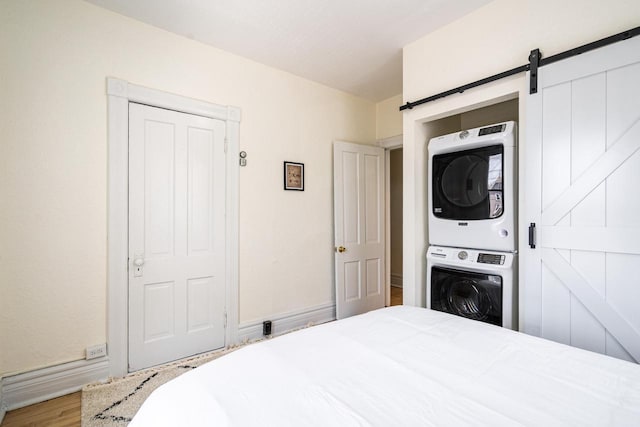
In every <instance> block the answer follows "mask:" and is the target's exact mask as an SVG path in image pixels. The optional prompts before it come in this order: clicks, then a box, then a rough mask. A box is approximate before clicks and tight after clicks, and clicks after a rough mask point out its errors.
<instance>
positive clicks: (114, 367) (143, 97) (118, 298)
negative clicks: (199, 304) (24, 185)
mask: <svg viewBox="0 0 640 427" xmlns="http://www.w3.org/2000/svg"><path fill="white" fill-rule="evenodd" d="M107 98H108V113H107V116H108V138H107V141H108V205H107V206H108V207H107V209H108V231H107V242H108V248H107V345H108V347H107V348H108V355H109V374H110V375H111V376H114V377H117V376H123V375H126V374H127V373H128V353H129V352H128V341H127V340H128V333H129V332H128V314H127V313H128V280H129V279H128V262H129V260H128V258H129V248H128V245H129V236H128V229H129V220H128V217H129V206H128V186H129V176H128V168H129V102H138V103H141V104H146V105H150V106H153V107H160V108H166V109H169V110H174V111H179V112H183V113H188V114H195V115H198V116H204V117H209V118H213V119H218V120H223V121H224V122H225V123H226V139H225V152H226V153H229V155H228V156H226V177H225V181H226V184H225V187H226V203H225V204H226V212H225V214H226V241H227V243H226V245H227V246H226V253H227V255H228V257H227V260H226V278H225V282H226V295H227V297H226V307H227V325H226V329H225V343H226V345H227V346H228V345H230V344H232V343H235V341H236V340H237V336H238V161H237V157H236V156H235V155H234V153H236V152H238V147H239V130H240V109H239V108H238V107H233V106H222V105H217V104H212V103H209V102H206V101H200V100H196V99H192V98H186V97H183V96H180V95H174V94H170V93H167V92H162V91H159V90H155V89H149V88H145V87H142V86H138V85H134V84H132V83H129V82H127V81H125V80H120V79H116V78H110V77H108V78H107Z"/></svg>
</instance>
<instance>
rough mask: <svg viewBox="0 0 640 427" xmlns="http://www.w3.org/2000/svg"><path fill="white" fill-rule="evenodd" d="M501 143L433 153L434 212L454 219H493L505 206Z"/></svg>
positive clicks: (439, 216) (438, 215)
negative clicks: (437, 153)
mask: <svg viewBox="0 0 640 427" xmlns="http://www.w3.org/2000/svg"><path fill="white" fill-rule="evenodd" d="M503 154H504V147H503V146H502V145H493V146H489V147H482V148H476V149H473V150H465V151H456V152H454V153H446V154H440V155H436V156H433V165H432V167H433V172H432V173H433V180H432V182H433V214H434V215H435V216H436V217H438V218H443V219H452V220H479V219H493V218H498V217H499V216H501V215H502V213H503V211H504V209H503V203H504V200H503V196H504V194H503V169H504V165H503Z"/></svg>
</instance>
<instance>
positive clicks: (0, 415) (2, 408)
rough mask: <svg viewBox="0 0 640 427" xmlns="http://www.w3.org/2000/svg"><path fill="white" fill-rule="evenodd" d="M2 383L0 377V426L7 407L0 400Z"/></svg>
mask: <svg viewBox="0 0 640 427" xmlns="http://www.w3.org/2000/svg"><path fill="white" fill-rule="evenodd" d="M2 382H3V380H2V377H0V424H2V420H3V419H4V414H6V413H7V406H6V405H5V404H4V399H3V398H2Z"/></svg>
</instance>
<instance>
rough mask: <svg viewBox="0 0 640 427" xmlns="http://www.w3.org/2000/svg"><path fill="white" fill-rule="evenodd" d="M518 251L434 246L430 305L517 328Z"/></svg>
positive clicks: (429, 274) (429, 279)
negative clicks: (516, 252)
mask: <svg viewBox="0 0 640 427" xmlns="http://www.w3.org/2000/svg"><path fill="white" fill-rule="evenodd" d="M516 256H517V255H516V254H515V253H512V252H495V251H485V250H473V249H462V248H449V247H440V246H431V247H429V249H428V251H427V308H430V309H432V310H438V311H443V312H446V313H451V314H455V315H456V316H461V317H466V318H468V319H472V320H478V321H480V322H485V323H491V324H493V325H497V326H503V327H505V328H509V329H513V330H517V329H518V288H517V283H516V278H517V272H516Z"/></svg>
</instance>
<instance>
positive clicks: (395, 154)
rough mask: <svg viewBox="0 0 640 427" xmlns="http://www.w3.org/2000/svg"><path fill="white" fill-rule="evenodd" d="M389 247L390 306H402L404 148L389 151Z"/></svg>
mask: <svg viewBox="0 0 640 427" xmlns="http://www.w3.org/2000/svg"><path fill="white" fill-rule="evenodd" d="M389 246H390V262H389V265H390V271H391V274H390V276H391V297H390V301H389V305H402V148H397V149H395V150H390V151H389Z"/></svg>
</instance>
